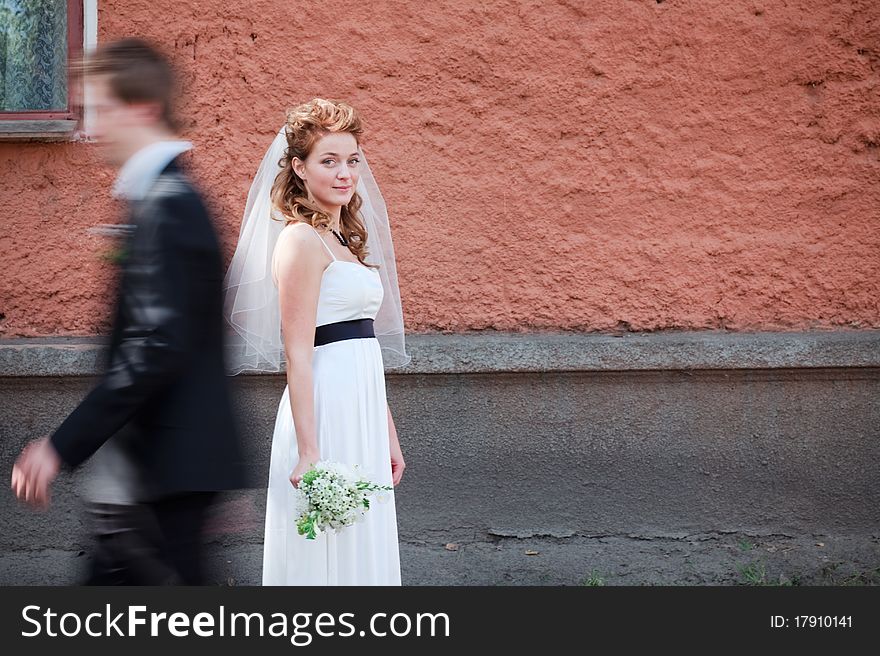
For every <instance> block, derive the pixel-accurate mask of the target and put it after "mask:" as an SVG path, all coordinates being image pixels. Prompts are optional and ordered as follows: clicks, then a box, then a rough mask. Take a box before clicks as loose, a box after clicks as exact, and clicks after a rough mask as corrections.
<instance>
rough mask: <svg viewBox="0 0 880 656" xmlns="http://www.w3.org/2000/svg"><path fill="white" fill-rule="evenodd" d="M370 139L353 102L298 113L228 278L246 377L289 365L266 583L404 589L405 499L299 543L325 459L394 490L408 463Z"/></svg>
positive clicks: (278, 432)
mask: <svg viewBox="0 0 880 656" xmlns="http://www.w3.org/2000/svg"><path fill="white" fill-rule="evenodd" d="M361 131H362V129H361V122H360V119H359V117H358V115H357V113H356V112H355V110H354V109H353V108H352V107H350V106H349V105H347V104H345V103H341V102H332V101H327V100H323V99H315V100H312V101H311V102H309V103H306V104H304V105H300V106H299V107H296V108H295V109H293V110H290V111H289V112H288V116H287V122H286V124H285V127H284V129H283V130H282V131H281V132H280V133H279V137H278V138H276V140H275V142H274V143H273V146H272V147H270V149H269V152H267V154H266V158H265V159H264V161H263V165H262V166H261V169H260V171H259V172H258V174H257V178H256V179H255V180H254V184H253V186H252V188H251V194H250V195H249V197H248V208H247V209H246V211H245V220H244V223H243V225H242V233H241V236H240V239H239V244H238V247H237V249H236V254H235V256H234V258H233V262H232V264H231V265H230V269H229V272H228V273H227V281H226V287H227V297H226V308H227V316H228V317H229V321H230V324H231V325H232V326H233V328H235V331H236V334H237V336H238V337H239V340H238V341H237V342H236V343H234V344H233V351H232V352H231V353H232V355H231V359H232V362H231V364H232V367H233V373H238V372H239V371H245V370H255V371H272V370H280V369H281V368H282V366H286V367H285V368H286V375H287V387H286V388H285V390H284V393H283V395H282V396H281V400H280V403H279V406H278V414H277V417H276V423H275V430H274V434H273V439H272V452H271V462H270V471H269V483H268V491H267V502H266V524H265V540H264V547H263V585H400V582H401V581H400V556H399V548H398V536H397V515H396V506H395V499H394V493H393V492H389V493H388V495H387V498H386V500H385V501H384V502H376V503H373V504H372V505H371V507H370V509H369V511H368V512H367V513H366V515H365V517H364V519H363V521H361V522H358V523H355V524H353V525H352V526H348V527H345V528H343V529H341V531H340V532H339V533H335V532H333V531H332V530H331V531H327V532H323V533H320V534H319V535H318V537H317V539H315V540H307V539H306V538H305V537H304V536H301V535H299V534H298V533H297V529H296V517H295V516H294V515H293V509H294V507H295V504H294V500H293V494H294V492H293V487H294V486H296V485H298V484H299V482H300V480H301V478H302V475H303V473H305V472H306V471H307V470H308V469H309V467H310V466H311V465H312V464H313V463H315V462H317V461H319V460H330V461H335V462H341V463H344V464H346V465H349V466H350V465H355V464H357V465H359V466H360V468H361V471H362V473H363V474H364V475H365V477H366V478H369V479H370V480H372V481H374V482H376V483H379V484H383V485H393V486H396V485H397V484H398V483H399V482H400V480H401V476H402V475H403V471H404V467H405V463H404V459H403V455H402V453H401V449H400V443H399V441H398V437H397V431H396V429H395V427H394V421H393V419H392V416H391V410H390V408H389V406H388V403H387V399H386V395H385V373H384V369H385V367H386V366H388V367H393V366H400V365H402V364H406V362H408V360H409V356H407V355H406V352H405V349H404V346H403V344H404V342H403V322H402V313H401V311H400V300H399V298H400V297H399V291H398V289H397V276H396V271H395V269H394V260H393V251H392V249H391V240H390V230H389V229H388V221H387V213H386V212H385V208H384V203H383V202H382V200H381V195H380V194H379V193H378V188H377V187H376V186H375V181H373V179H372V175H371V174H370V172H369V168H368V167H367V166H366V161H365V158H364V156H363V152H362V151H361V150H360V146H359V137H360V135H361ZM282 144H283V145H282ZM279 153H282V154H281V156H280V157H278V155H279ZM270 180H271V185H270ZM269 190H271V191H269ZM267 203H268V204H269V206H268V207H266V204H267ZM270 215H273V216H270ZM267 224H268V225H269V226H270V227H267ZM272 224H277V225H272ZM371 230H372V231H373V232H374V233H375V234H371V232H370V231H371ZM383 269H384V270H383ZM267 274H268V278H269V279H270V280H271V285H272V287H271V288H270V287H269V285H268V284H267V282H266V277H267ZM276 367H277V369H276Z"/></svg>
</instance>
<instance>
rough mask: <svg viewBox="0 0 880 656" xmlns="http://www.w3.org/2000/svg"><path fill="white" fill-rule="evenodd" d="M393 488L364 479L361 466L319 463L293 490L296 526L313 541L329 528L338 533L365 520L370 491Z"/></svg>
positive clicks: (300, 532) (313, 466)
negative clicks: (360, 469)
mask: <svg viewBox="0 0 880 656" xmlns="http://www.w3.org/2000/svg"><path fill="white" fill-rule="evenodd" d="M391 489H393V488H392V486H391V485H379V484H377V483H372V482H370V481H367V480H363V479H362V478H361V476H360V472H359V467H358V465H354V467H353V468H352V469H349V468H348V467H346V466H345V465H342V464H340V463H337V462H328V461H323V460H322V461H320V462H317V463H315V464H314V465H312V468H311V469H309V470H308V471H307V472H306V473H305V474H303V477H302V479H301V480H300V482H299V487H297V488H295V489H294V492H295V494H296V508H295V509H294V514H295V515H296V516H297V518H298V519H297V521H296V529H297V531H298V532H299V534H300V535H305V536H306V539H307V540H314V539H315V537H316V536H317V535H318V534H319V533H321V531H325V530H327V529H328V528H332V529H334V530H335V531H336V532H339V529H341V528H344V527H346V526H351V525H352V524H354V523H355V522H357V521H360V520H361V519H363V515H364V513H365V512H367V510H369V509H370V499H369V498H368V496H369V495H370V493H372V492H380V491H383V490H391ZM384 496H385V495H382V496H381V497H380V500H382V497H384Z"/></svg>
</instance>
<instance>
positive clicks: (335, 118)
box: [271, 98, 379, 268]
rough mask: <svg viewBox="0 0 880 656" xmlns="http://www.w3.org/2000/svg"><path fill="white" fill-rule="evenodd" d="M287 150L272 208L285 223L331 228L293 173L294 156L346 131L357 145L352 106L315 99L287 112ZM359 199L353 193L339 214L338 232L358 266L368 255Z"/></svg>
mask: <svg viewBox="0 0 880 656" xmlns="http://www.w3.org/2000/svg"><path fill="white" fill-rule="evenodd" d="M284 132H285V136H286V137H287V150H286V151H285V152H284V156H283V157H282V158H281V160H280V161H279V162H278V165H279V166H280V167H281V172H280V173H279V174H278V175H277V176H276V178H275V182H274V183H273V185H272V196H271V197H272V206H273V207H274V209H276V210H278V212H279V213H280V214H281V215H282V216H283V217H284V221H285V223H286V224H290V223H297V222H304V223H308V224H310V225H312V226H314V227H315V228H321V229H323V230H327V229H329V228H330V223H331V219H330V215H329V214H327V213H326V212H325V211H324V210H322V209H321V208H320V207H318V204H317V203H316V202H315V200H314V198H313V197H312V196H311V194H310V193H309V191H308V189H307V188H306V185H305V182H303V180H302V178H300V177H299V176H298V175H297V174H296V173H295V172H294V170H293V165H292V161H293V158H294V157H297V158H299V159H300V160H302V161H305V159H306V157H308V155H309V153H310V152H311V151H312V148H313V147H314V146H315V143H317V141H318V140H319V139H321V138H322V137H324V136H326V135H328V134H331V133H333V132H348V133H349V134H351V135H353V136H354V138H355V141H357V143H358V146H360V136H361V134H362V133H363V126H362V124H361V119H360V116H358V113H357V112H356V111H355V109H354V107H352V106H351V105H348V104H346V103H344V102H339V101H334V100H325V99H323V98H314V99H313V100H310V101H309V102H307V103H303V104H302V105H299V106H297V107H294V108H293V109H289V110H288V111H287V122H286V123H285V126H284ZM360 209H361V197H360V196H359V195H358V193H357V192H356V191H355V193H354V194H353V195H352V197H351V200H350V201H349V202H348V205H344V206H343V207H342V211H341V213H340V215H339V230H340V233H341V234H342V236H343V237H344V238H345V239H346V241H348V249H349V250H350V251H351V252H352V253H353V254H354V255H355V256H356V257H357V259H358V261H359V262H360V263H361V264H364V265H366V266H369V267H374V268H379V267H378V265H371V264H367V262H365V261H364V260H365V258H366V256H367V229H366V227H365V226H364V223H363V221H362V220H361V218H360V216H359V214H358V213H359V211H360Z"/></svg>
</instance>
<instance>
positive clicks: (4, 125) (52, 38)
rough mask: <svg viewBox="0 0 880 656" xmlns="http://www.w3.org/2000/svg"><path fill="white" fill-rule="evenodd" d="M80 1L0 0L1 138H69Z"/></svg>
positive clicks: (79, 39) (79, 50) (79, 42)
mask: <svg viewBox="0 0 880 656" xmlns="http://www.w3.org/2000/svg"><path fill="white" fill-rule="evenodd" d="M82 44H83V0H0V139H41V140H45V139H53V138H54V139H69V138H70V137H71V135H72V134H73V132H74V130H75V129H76V126H77V122H78V119H79V111H78V109H77V108H76V107H75V105H74V103H73V102H72V101H71V98H72V96H73V97H74V98H75V97H76V95H77V94H75V93H71V92H72V91H75V90H74V89H71V84H70V76H69V69H70V66H69V64H70V62H71V61H73V60H74V59H76V58H78V57H79V56H80V54H81V53H82Z"/></svg>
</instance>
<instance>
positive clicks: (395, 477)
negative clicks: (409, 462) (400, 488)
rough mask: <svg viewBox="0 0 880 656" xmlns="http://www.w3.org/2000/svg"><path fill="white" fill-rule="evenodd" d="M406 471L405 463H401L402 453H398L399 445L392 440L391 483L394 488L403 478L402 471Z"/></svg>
mask: <svg viewBox="0 0 880 656" xmlns="http://www.w3.org/2000/svg"><path fill="white" fill-rule="evenodd" d="M404 469H406V463H405V462H404V461H403V453H402V452H401V451H400V443H399V442H398V441H397V440H393V441H392V443H391V482H392V483H393V484H394V486H395V487H396V486H397V484H398V483H400V479H401V478H403V470H404Z"/></svg>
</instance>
